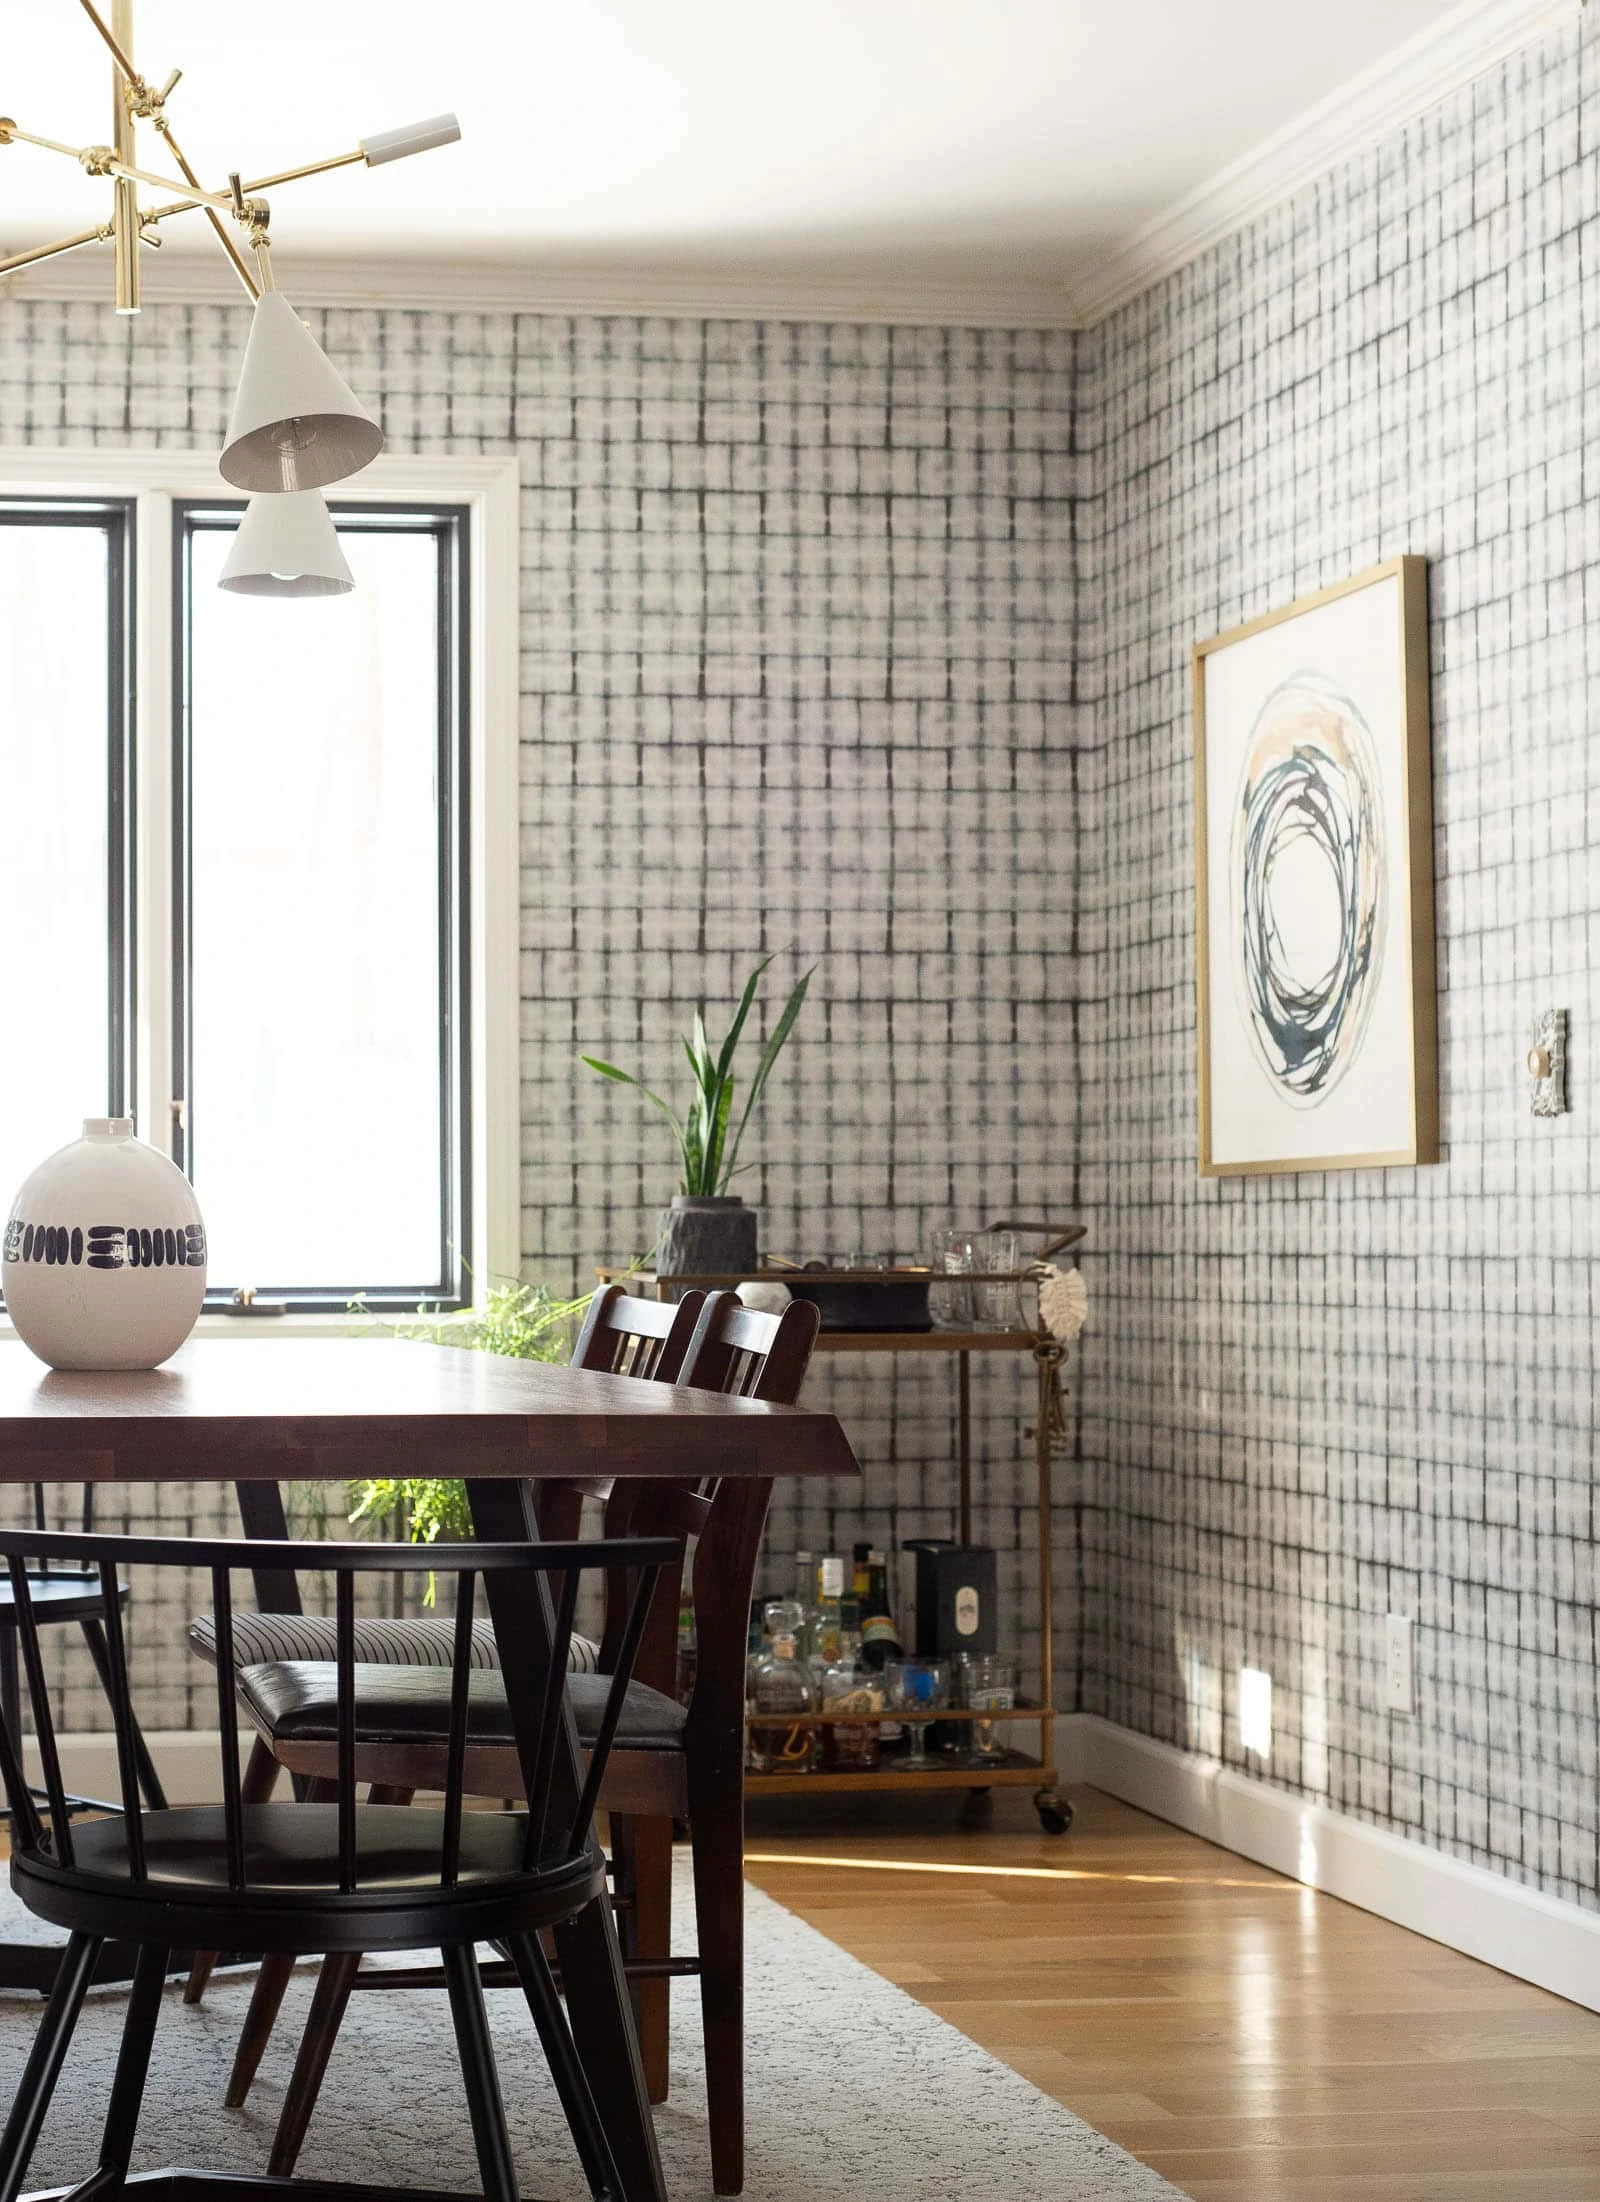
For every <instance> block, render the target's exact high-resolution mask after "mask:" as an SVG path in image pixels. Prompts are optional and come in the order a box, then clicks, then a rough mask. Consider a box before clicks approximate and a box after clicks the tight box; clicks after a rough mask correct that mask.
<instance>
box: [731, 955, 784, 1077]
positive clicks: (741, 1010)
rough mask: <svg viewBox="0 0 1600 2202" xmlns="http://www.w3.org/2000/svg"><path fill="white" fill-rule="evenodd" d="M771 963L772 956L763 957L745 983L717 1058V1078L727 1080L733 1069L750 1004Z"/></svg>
mask: <svg viewBox="0 0 1600 2202" xmlns="http://www.w3.org/2000/svg"><path fill="white" fill-rule="evenodd" d="M771 961H772V958H771V957H770V956H763V957H762V959H761V961H760V962H759V963H758V964H757V965H756V967H755V969H754V970H753V971H752V972H751V974H750V976H749V978H748V979H746V981H745V987H744V993H743V995H742V996H741V997H740V1001H739V1006H738V1008H737V1009H736V1010H735V1011H734V1015H733V1023H732V1024H731V1025H729V1027H728V1037H727V1038H726V1039H725V1040H724V1041H723V1043H722V1053H721V1055H720V1056H718V1058H717V1076H718V1077H719V1078H726V1077H727V1075H728V1072H729V1069H730V1068H731V1067H732V1063H733V1051H734V1049H735V1048H736V1047H737V1046H738V1045H739V1036H740V1034H741V1033H742V1032H743V1031H744V1021H745V1019H746V1017H748V1016H749V1014H750V1004H751V1003H752V1002H753V1001H754V1000H755V998H756V988H757V987H758V986H759V985H760V984H761V974H762V972H763V971H765V970H766V968H767V966H768V964H769V963H771Z"/></svg>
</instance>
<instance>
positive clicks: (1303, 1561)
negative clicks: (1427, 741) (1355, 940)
mask: <svg viewBox="0 0 1600 2202" xmlns="http://www.w3.org/2000/svg"><path fill="white" fill-rule="evenodd" d="M1597 126H1600V43H1597V42H1596V40H1595V38H1594V36H1593V33H1592V31H1591V32H1585V31H1580V30H1578V29H1572V30H1570V31H1564V32H1562V33H1560V34H1558V35H1556V36H1553V37H1552V38H1551V39H1549V40H1548V42H1546V43H1545V44H1543V45H1540V46H1537V47H1533V48H1530V49H1528V50H1527V51H1525V52H1523V53H1522V54H1520V55H1518V56H1517V57H1515V58H1514V59H1512V60H1511V61H1509V62H1508V63H1506V64H1505V65H1504V66H1503V67H1501V68H1500V69H1498V70H1496V71H1495V72H1494V73H1493V74H1492V75H1489V76H1487V77H1485V78H1484V79H1482V80H1481V81H1480V82H1478V83H1477V84H1475V85H1473V86H1471V87H1470V88H1469V89H1467V90H1465V91H1463V92H1462V93H1460V94H1459V95H1458V96H1457V97H1455V98H1454V99H1453V100H1452V101H1451V102H1450V103H1449V104H1448V105H1447V106H1444V107H1442V108H1441V109H1439V110H1438V111H1436V112H1434V113H1432V114H1430V115H1428V116H1427V117H1425V118H1424V119H1422V120H1420V121H1419V122H1418V123H1416V124H1415V125H1414V126H1412V127H1410V128H1408V129H1406V130H1405V131H1404V132H1402V133H1400V134H1398V135H1395V136H1392V137H1390V138H1389V139H1387V140H1386V141H1385V142H1383V143H1382V144H1381V145H1379V146H1378V147H1377V148H1376V149H1375V150H1374V151H1372V152H1371V153H1369V154H1367V155H1365V156H1363V157H1362V158H1360V159H1358V160H1355V161H1353V162H1352V163H1350V164H1349V165H1348V166H1346V167H1344V168H1342V169H1340V170H1339V171H1338V172H1337V173H1335V174H1334V175H1332V176H1330V177H1329V178H1327V179H1326V180H1325V181H1323V182H1321V183H1319V184H1317V185H1316V186H1314V187H1312V188H1310V189H1308V190H1306V191H1304V192H1302V193H1301V194H1300V195H1299V196H1297V197H1296V198H1294V199H1293V200H1292V201H1291V202H1290V203H1288V204H1286V205H1285V206H1283V207H1282V208H1280V209H1278V210H1277V211H1276V212H1274V213H1272V214H1270V215H1269V216H1267V217H1265V218H1264V219H1262V220H1260V221H1258V222H1257V223H1255V224H1254V225H1253V226H1252V227H1250V228H1249V229H1248V230H1246V231H1245V232H1244V233H1243V234H1241V235H1239V236H1237V237H1235V238H1233V239H1231V240H1229V241H1228V242H1227V243H1225V244H1223V245H1221V246H1219V247H1218V248H1217V249H1216V250H1214V251H1213V252H1211V253H1209V254H1208V255H1207V256H1206V257H1205V258H1204V259H1202V260H1201V261H1199V262H1198V263H1196V264H1195V265H1194V266H1192V267H1191V268H1189V269H1188V270H1186V271H1184V272H1183V273H1181V274H1180V275H1178V276H1176V277H1175V278H1173V279H1172V280H1170V281H1168V282H1166V283H1164V284H1162V285H1161V286H1160V287H1159V288H1157V289H1156V290H1154V291H1152V292H1151V293H1150V294H1149V295H1148V296H1146V297H1144V298H1142V299H1140V300H1138V301H1137V302H1136V303H1134V304H1133V305H1131V306H1129V307H1128V308H1127V309H1126V310H1125V311H1123V312H1121V313H1119V314H1118V315H1117V316H1115V317H1114V318H1113V319H1112V320H1111V321H1110V322H1109V323H1107V324H1106V325H1105V326H1104V327H1103V328H1102V329H1101V330H1099V331H1098V332H1096V334H1095V336H1094V337H1092V338H1088V339H1084V340H1083V344H1082V369H1083V376H1082V383H1081V388H1080V424H1081V427H1082V431H1083V435H1084V439H1085V442H1086V444H1087V445H1088V446H1089V447H1090V449H1091V451H1092V454H1093V459H1092V463H1093V464H1094V465H1095V466H1096V468H1097V470H1098V471H1097V482H1096V492H1095V495H1094V496H1093V498H1092V499H1091V500H1090V501H1089V503H1087V504H1086V506H1085V508H1084V520H1085V531H1084V532H1085V542H1084V546H1083V554H1082V555H1083V569H1082V581H1081V589H1082V599H1081V603H1082V614H1081V616H1082V621H1083V652H1082V660H1081V667H1082V673H1083V678H1084V683H1085V693H1086V699H1087V702H1088V706H1089V708H1090V709H1091V711H1092V715H1093V723H1094V729H1095V731H1094V736H1093V739H1092V740H1091V741H1088V742H1086V744H1085V746H1084V749H1083V753H1082V755H1081V757H1080V770H1081V772H1082V775H1083V804H1084V812H1085V818H1086V821H1087V830H1086V834H1085V842H1084V851H1085V860H1084V865H1083V870H1082V876H1081V888H1082V894H1083V917H1082V925H1083V934H1082V942H1083V973H1084V987H1083V1002H1082V1010H1081V1015H1082V1019H1083V1033H1082V1037H1083V1043H1084V1045H1083V1049H1082V1053H1081V1056H1080V1057H1079V1062H1080V1064H1081V1067H1082V1074H1083V1090H1082V1096H1081V1112H1082V1123H1083V1141H1082V1150H1081V1152H1082V1164H1083V1173H1084V1175H1083V1185H1084V1199H1085V1213H1086V1215H1087V1216H1088V1217H1089V1219H1090V1220H1091V1223H1092V1230H1093V1236H1092V1241H1091V1243H1093V1244H1094V1245H1095V1246H1096V1247H1097V1249H1098V1250H1099V1255H1098V1259H1097V1261H1096V1265H1095V1278H1096V1284H1097V1298H1096V1321H1095V1325H1094V1328H1093V1331H1092V1332H1091V1334H1090V1336H1089V1338H1088V1340H1087V1342H1086V1366H1085V1374H1084V1407H1085V1427H1084V1434H1083V1446H1084V1453H1085V1468H1084V1472H1085V1474H1086V1476H1087V1478H1088V1480H1089V1492H1090V1507H1089V1511H1088V1514H1087V1518H1086V1519H1087V1528H1086V1551H1085V1555H1084V1568H1085V1575H1086V1580H1087V1582H1088V1584H1089V1586H1090V1593H1089V1594H1090V1598H1091V1606H1090V1609H1089V1613H1088V1616H1087V1644H1086V1673H1085V1703H1086V1705H1087V1706H1088V1707H1089V1708H1090V1709H1091V1710H1095V1711H1098V1712H1102V1713H1104V1714H1106V1715H1107V1716H1109V1717H1110V1718H1112V1719H1114V1720H1118V1721H1122V1722H1125V1723H1127V1724H1128V1725H1129V1726H1131V1727H1133V1728H1135V1729H1138V1730H1141V1731H1143V1732H1145V1733H1148V1734H1151V1735H1155V1736H1158V1737H1161V1738H1164V1739H1166V1740H1167V1741H1170V1742H1172V1743H1176V1744H1179V1745H1187V1746H1191V1747H1194V1748H1197V1749H1201V1750H1204V1751H1207V1752H1216V1753H1220V1754H1221V1756H1222V1757H1223V1758H1224V1759H1226V1760H1228V1761H1229V1762H1231V1763H1232V1764H1234V1765H1246V1764H1253V1763H1254V1762H1253V1761H1249V1760H1247V1758H1246V1755H1245V1754H1244V1753H1243V1752H1242V1750H1241V1748H1240V1741H1239V1733H1238V1700H1237V1688H1238V1671H1239V1668H1240V1667H1241V1665H1244V1664H1251V1665H1256V1666H1261V1667H1265V1668H1266V1669H1267V1670H1268V1671H1269V1672H1270V1673H1271V1675H1272V1678H1273V1682H1274V1685H1275V1706H1274V1743H1273V1751H1272V1757H1271V1763H1270V1767H1269V1768H1268V1769H1267V1772H1268V1774H1269V1776H1270V1778H1271V1779H1272V1780H1274V1781H1276V1782H1282V1783H1286V1784H1288V1785H1289V1786H1290V1787H1291V1788H1293V1789H1295V1790H1297V1791H1299V1792H1301V1793H1303V1794H1305V1795H1307V1796H1310V1797H1314V1798H1317V1799H1319V1800H1324V1801H1326V1802H1327V1803H1329V1804H1330V1805H1333V1806H1336V1807H1338V1808H1340V1809H1343V1810H1346V1811H1350V1812H1354V1813H1356V1814H1358V1815H1359V1816H1361V1817H1363V1818H1365V1819H1368V1820H1370V1821H1374V1822H1376V1823H1378V1824H1380V1825H1382V1826H1384V1827H1387V1828H1390V1829H1393V1830H1394V1831H1395V1832H1397V1833H1400V1834H1403V1835H1409V1836H1414V1837H1418V1838H1420V1839H1422V1840H1424V1841H1426V1842H1428V1843H1430V1844H1433V1845H1435V1846H1437V1847H1439V1848H1442V1849H1444V1850H1446V1851H1449V1852H1451V1853H1453V1854H1454V1855H1456V1856H1458V1857H1462V1858H1466V1859H1471V1860H1474V1861H1476V1862H1478V1863H1481V1864H1484V1865H1488V1866H1491V1867H1494V1868H1496V1869H1498V1870H1500V1871H1503V1872H1505V1873H1507V1874H1508V1875H1510V1876H1511V1877H1512V1878H1514V1879H1518V1880H1523V1881H1527V1882H1531V1883H1534V1884H1537V1885H1538V1886H1540V1887H1542V1888H1544V1889H1547V1890H1549V1891H1550V1892H1552V1893H1554V1894H1558V1895H1561V1896H1565V1897H1568V1898H1574V1899H1577V1900H1578V1901H1580V1902H1583V1903H1587V1904H1590V1905H1593V1904H1594V1903H1596V1901H1597V1900H1600V1847H1597V1829H1600V1784H1597V1781H1596V1772H1597V1765H1596V1761H1597V1731H1596V1637H1595V1611H1594V1600H1595V1556H1596V1545H1595V1526H1594V1511H1593V1477H1594V1466H1595V1463H1594V1402H1595V1385H1596V1367H1595V1344H1594V1317H1595V1308H1594V1287H1593V1282H1592V1278H1593V1252H1594V1228H1593V1218H1594V1212H1595V1210H1594V1194H1595V1190H1596V1188H1597V1186H1600V1140H1597V1133H1596V1120H1595V1115H1594V1109H1593V1101H1592V1096H1591V1093H1590V1090H1589V1088H1590V1083H1591V1080H1592V1077H1593V1075H1594V1070H1595V1061H1596V1059H1595V1055H1594V1052H1593V1049H1592V1047H1591V1045H1590V1039H1589V1035H1590V1032H1591V1029H1592V1026H1593V1022H1594V1014H1595V1008H1596V1002H1595V993H1596V987H1595V981H1596V976H1597V972H1600V866H1597V863H1596V860H1595V857H1594V853H1593V848H1592V843H1593V840H1594V837H1595V830H1596V820H1597V817H1600V751H1597V748H1596V745H1595V741H1594V737H1593V716H1594V706H1593V701H1592V698H1593V694H1594V683H1595V678H1596V674H1597V672H1600V641H1597V639H1596V637H1597V634H1600V629H1597V627H1596V622H1595V605H1594V601H1593V590H1594V571H1595V562H1596V558H1597V555H1600V497H1597V494H1596V487H1595V478H1594V472H1593V464H1594V462H1593V452H1594V448H1595V444H1596V436H1597V431H1600V405H1597V399H1596V386H1595V383H1594V379H1593V370H1592V362H1593V360H1594V358H1595V356H1596V346H1597V343H1600V269H1597V266H1596V261H1595V256H1594V252H1593V240H1594V237H1595V235H1596V234H1597V227H1596V218H1597V216H1600V164H1597V159H1596V151H1595V146H1596V130H1597ZM1402 551H1410V552H1419V553H1422V554H1424V555H1425V556H1426V557H1427V558H1428V559H1429V561H1430V580H1431V598H1432V665H1433V682H1434V757H1435V813H1436V820H1437V829H1436V865H1437V912H1438V926H1439V937H1440V974H1441V1070H1442V1085H1443V1112H1444V1124H1443V1129H1444V1140H1445V1156H1446V1158H1445V1160H1444V1162H1443V1163H1442V1164H1441V1165H1439V1166H1438V1167H1434V1168H1429V1169H1422V1170H1395V1171H1389V1172H1382V1171H1370V1172H1367V1171H1358V1172H1349V1173H1332V1174H1327V1175H1312V1174H1308V1175H1303V1176H1298V1177H1289V1178H1276V1179H1252V1180H1237V1179H1236V1180H1231V1181H1224V1182H1211V1183H1202V1182H1201V1181H1200V1180H1199V1178H1198V1177H1197V1175H1196V1127H1195V1115H1196V1095H1195V1046H1194V1008H1193V952H1194V933H1193V925H1194V919H1193V871H1192V855H1191V827H1190V810H1191V781H1190V774H1191V761H1190V760H1191V754H1192V751H1191V732H1190V719H1189V698H1188V652H1189V647H1190V645H1191V644H1192V643H1193V642H1194V641H1196V640H1198V639H1200V638H1202V637H1204V636H1206V635H1209V634H1214V633H1216V632H1218V631H1220V630H1222V629H1224V628H1226V627H1229V626H1231V625H1233V624H1235V623H1236V622H1239V621H1242V620H1244V619H1246V618H1248V617H1250V616H1252V615H1254V614H1255V613H1258V612H1261V611H1265V610H1267V609H1269V608H1271V607H1273V606H1275V605H1278V604H1282V603H1285V602H1288V601H1289V600H1290V599H1291V598H1293V597H1295V596H1296V595H1299V594H1301V593H1303V592H1306V591H1309V590H1312V589H1315V588H1317V587H1318V586H1320V585H1322V584H1325V583H1329V582H1332V581H1335V580H1338V579H1340V578H1342V577H1344V576H1346V575H1348V574H1351V573H1354V572H1357V571H1358V570H1360V569H1361V568H1362V567H1364V566H1367V565H1370V564H1372V563H1374V562H1376V561H1377V560H1379V559H1381V558H1385V557H1390V556H1393V555H1395V554H1396V553H1398V552H1402ZM1547 1005H1553V1006H1561V1007H1565V1008H1567V1009H1569V1010H1570V1012H1571V1015H1572V1029H1573V1048H1572V1057H1571V1061H1572V1086H1573V1095H1574V1098H1573V1111H1572V1114H1570V1115H1569V1116H1566V1117H1563V1118H1560V1119H1557V1120H1555V1121H1544V1122H1540V1121H1536V1120H1535V1119H1533V1118H1532V1117H1531V1116H1530V1115H1529V1113H1528V1107H1527V1101H1526V1097H1525V1091H1524V1084H1523V1079H1522V1076H1521V1072H1520V1063H1521V1056H1522V1052H1523V1048H1524V1046H1525V1044H1526V1030H1527V1026H1528V1024H1529V1022H1530V1020H1531V1019H1532V1017H1533V1015H1534V1013H1535V1012H1536V1011H1538V1010H1539V1009H1541V1008H1543V1007H1545V1006H1547ZM1389 1611H1393V1612H1400V1613H1406V1614H1410V1615H1413V1616H1414V1617H1415V1619H1416V1623H1417V1629H1416V1654H1417V1690H1418V1713H1417V1716H1416V1717H1415V1718H1410V1719H1408V1718H1400V1717H1396V1716H1393V1715H1390V1714H1389V1713H1387V1712H1385V1711H1384V1710H1383V1709H1382V1703H1383V1701H1382V1642H1383V1617H1384V1615H1385V1613H1386V1612H1389Z"/></svg>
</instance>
